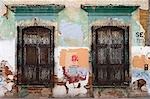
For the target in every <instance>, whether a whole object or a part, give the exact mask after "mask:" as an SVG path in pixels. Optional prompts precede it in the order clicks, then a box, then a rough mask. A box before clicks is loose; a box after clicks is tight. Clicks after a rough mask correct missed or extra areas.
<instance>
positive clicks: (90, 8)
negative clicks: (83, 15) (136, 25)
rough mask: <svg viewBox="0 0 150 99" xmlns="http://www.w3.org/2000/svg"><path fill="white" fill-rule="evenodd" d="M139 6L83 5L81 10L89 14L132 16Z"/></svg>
mask: <svg viewBox="0 0 150 99" xmlns="http://www.w3.org/2000/svg"><path fill="white" fill-rule="evenodd" d="M138 7H139V6H123V5H119V6H113V5H108V6H94V5H81V8H82V9H83V10H85V11H86V12H88V13H103V14H106V13H107V14H108V13H109V14H111V15H115V14H131V13H132V12H133V11H135V10H136V9H137V8H138Z"/></svg>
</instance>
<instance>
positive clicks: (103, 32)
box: [92, 26, 129, 85]
mask: <svg viewBox="0 0 150 99" xmlns="http://www.w3.org/2000/svg"><path fill="white" fill-rule="evenodd" d="M128 33H129V27H126V28H125V29H124V28H120V27H116V26H102V27H100V26H99V27H98V26H93V27H92V35H93V36H92V48H93V49H92V56H93V61H92V64H93V71H94V74H95V81H94V84H95V85H123V84H124V83H126V82H128V81H126V79H125V77H127V76H129V61H128V60H129V49H128V48H129V47H128V46H129V42H128ZM125 71H126V72H127V73H125Z"/></svg>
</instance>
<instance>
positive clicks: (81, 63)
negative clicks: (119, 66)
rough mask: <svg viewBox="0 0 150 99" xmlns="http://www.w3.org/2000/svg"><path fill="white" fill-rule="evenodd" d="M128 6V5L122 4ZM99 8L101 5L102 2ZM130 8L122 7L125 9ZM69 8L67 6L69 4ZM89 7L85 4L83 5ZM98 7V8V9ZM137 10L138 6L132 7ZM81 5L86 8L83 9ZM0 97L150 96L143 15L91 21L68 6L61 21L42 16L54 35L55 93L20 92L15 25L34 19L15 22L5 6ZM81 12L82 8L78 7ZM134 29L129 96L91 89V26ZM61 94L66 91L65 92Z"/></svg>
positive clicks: (25, 87) (20, 18)
mask: <svg viewBox="0 0 150 99" xmlns="http://www.w3.org/2000/svg"><path fill="white" fill-rule="evenodd" d="M122 2H123V1H122ZM99 3H100V2H99ZM125 3H126V2H123V4H125ZM64 4H65V3H64ZM66 4H67V5H68V3H66ZM84 4H86V3H84ZM93 4H94V3H93ZM114 4H116V2H115V3H114ZM133 4H134V5H136V4H135V3H133ZM80 5H81V4H80ZM1 6H3V7H2V8H3V9H5V10H1V9H0V15H1V16H0V27H1V28H0V90H1V91H0V97H2V96H18V97H26V96H29V95H40V96H47V97H91V96H93V97H129V96H132V97H134V96H147V95H150V71H149V68H150V48H149V47H148V46H145V31H146V30H144V28H143V26H142V25H141V23H140V18H139V9H141V8H144V6H143V5H141V7H140V8H139V9H137V10H135V11H134V12H133V13H132V15H131V16H116V15H103V16H100V15H95V16H94V15H89V14H88V13H87V12H85V11H84V10H82V9H81V8H80V7H71V6H67V7H66V8H65V9H63V10H62V11H60V12H59V13H58V15H56V16H55V15H52V16H48V15H45V16H44V15H43V16H41V15H37V16H36V17H37V18H38V19H41V20H45V21H44V22H46V20H49V22H52V23H56V24H53V25H55V27H56V30H55V49H54V53H55V54H54V59H55V68H54V69H55V70H54V79H55V80H56V81H55V83H54V88H35V87H28V85H22V86H17V85H16V82H17V75H16V74H17V73H16V72H17V66H16V37H17V29H16V24H17V23H18V22H23V21H25V20H32V19H33V18H34V17H35V16H32V15H30V14H28V15H26V16H15V13H13V12H12V11H10V10H9V9H7V8H5V6H4V4H3V3H1V2H0V7H1ZM77 6H79V5H77ZM146 10H147V9H146ZM110 19H111V20H113V22H114V23H115V22H116V23H115V24H120V25H129V26H130V32H129V41H130V43H129V45H130V47H129V51H130V53H129V54H130V76H131V77H130V79H131V82H130V86H129V90H128V91H127V90H123V89H118V88H115V89H113V88H110V89H105V88H95V89H94V88H93V87H92V83H93V82H92V77H93V74H92V63H91V61H92V59H91V40H92V37H91V26H93V25H104V24H108V23H109V22H110ZM60 89H61V90H60Z"/></svg>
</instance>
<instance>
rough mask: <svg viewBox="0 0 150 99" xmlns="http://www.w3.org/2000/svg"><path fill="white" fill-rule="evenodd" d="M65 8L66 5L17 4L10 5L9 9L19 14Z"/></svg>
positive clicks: (54, 11)
mask: <svg viewBox="0 0 150 99" xmlns="http://www.w3.org/2000/svg"><path fill="white" fill-rule="evenodd" d="M64 8H65V6H64V5H54V4H51V5H17V6H9V9H10V10H11V11H13V12H14V13H15V14H17V15H25V13H27V14H34V13H35V14H45V13H50V14H51V13H52V14H54V13H58V12H60V11H61V10H63V9H64Z"/></svg>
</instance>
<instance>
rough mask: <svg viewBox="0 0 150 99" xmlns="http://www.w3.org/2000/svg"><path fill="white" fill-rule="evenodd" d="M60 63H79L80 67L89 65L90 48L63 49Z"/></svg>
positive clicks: (68, 64)
mask: <svg viewBox="0 0 150 99" xmlns="http://www.w3.org/2000/svg"><path fill="white" fill-rule="evenodd" d="M60 65H61V66H63V67H64V66H65V67H69V66H72V65H77V66H80V67H88V66H89V55H88V49H84V48H79V49H69V50H66V49H62V50H61V52H60Z"/></svg>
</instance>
